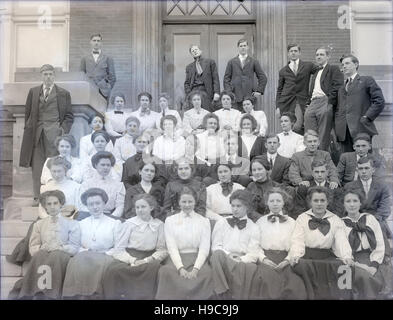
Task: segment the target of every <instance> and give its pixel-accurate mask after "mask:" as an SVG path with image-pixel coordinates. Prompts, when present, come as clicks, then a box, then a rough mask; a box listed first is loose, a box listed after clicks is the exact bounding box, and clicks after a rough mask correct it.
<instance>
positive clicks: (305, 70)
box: [276, 60, 315, 113]
mask: <svg viewBox="0 0 393 320" xmlns="http://www.w3.org/2000/svg"><path fill="white" fill-rule="evenodd" d="M289 64H290V62H288V64H287V65H286V66H285V67H284V68H282V69H281V70H280V72H279V73H278V75H279V78H278V86H277V94H276V107H277V108H279V109H280V111H281V113H283V112H295V107H296V102H297V103H299V105H301V106H302V107H303V108H304V107H305V105H306V104H307V102H308V101H309V100H310V95H309V83H310V76H311V74H312V73H313V72H315V65H314V64H313V63H312V62H308V61H302V60H299V65H298V70H297V73H296V75H295V74H294V73H293V71H292V69H291V68H290V67H289Z"/></svg>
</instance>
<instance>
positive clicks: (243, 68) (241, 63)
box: [224, 39, 267, 112]
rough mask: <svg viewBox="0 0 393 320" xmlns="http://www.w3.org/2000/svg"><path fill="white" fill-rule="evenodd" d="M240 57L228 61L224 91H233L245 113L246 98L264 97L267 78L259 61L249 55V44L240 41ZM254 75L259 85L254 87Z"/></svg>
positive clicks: (238, 104) (240, 108)
mask: <svg viewBox="0 0 393 320" xmlns="http://www.w3.org/2000/svg"><path fill="white" fill-rule="evenodd" d="M237 47H238V50H239V55H238V56H237V57H235V58H233V59H231V60H229V61H228V64H227V67H226V69H225V75H224V90H226V91H231V92H233V93H234V95H235V101H236V103H237V109H238V110H239V111H240V112H243V108H242V101H243V100H244V97H247V96H251V95H252V96H255V97H258V96H260V95H263V93H264V91H265V87H266V83H267V77H266V74H265V72H263V70H262V68H261V65H260V64H259V62H258V60H256V59H254V58H252V57H250V56H249V55H248V50H249V46H248V42H247V40H246V39H240V40H239V41H238V43H237ZM254 74H255V75H256V77H257V80H258V85H257V86H256V87H255V85H254Z"/></svg>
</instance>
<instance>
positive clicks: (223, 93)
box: [220, 90, 235, 103]
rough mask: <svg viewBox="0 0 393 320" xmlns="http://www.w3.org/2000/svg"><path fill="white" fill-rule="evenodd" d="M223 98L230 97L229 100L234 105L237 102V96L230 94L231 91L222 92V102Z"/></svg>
mask: <svg viewBox="0 0 393 320" xmlns="http://www.w3.org/2000/svg"><path fill="white" fill-rule="evenodd" d="M223 96H229V98H231V102H232V103H233V102H234V101H235V95H234V94H233V93H232V92H230V91H226V90H224V91H222V92H221V93H220V101H221V99H222V97H223Z"/></svg>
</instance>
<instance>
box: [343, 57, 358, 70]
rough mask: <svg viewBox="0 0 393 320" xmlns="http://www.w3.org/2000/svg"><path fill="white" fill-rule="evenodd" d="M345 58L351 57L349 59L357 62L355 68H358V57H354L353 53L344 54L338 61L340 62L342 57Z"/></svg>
mask: <svg viewBox="0 0 393 320" xmlns="http://www.w3.org/2000/svg"><path fill="white" fill-rule="evenodd" d="M346 58H351V61H352V62H353V63H354V64H357V66H356V70H357V69H359V59H358V58H357V57H355V56H354V55H353V54H344V55H343V56H342V57H341V58H340V62H341V63H342V62H343V60H344V59H346Z"/></svg>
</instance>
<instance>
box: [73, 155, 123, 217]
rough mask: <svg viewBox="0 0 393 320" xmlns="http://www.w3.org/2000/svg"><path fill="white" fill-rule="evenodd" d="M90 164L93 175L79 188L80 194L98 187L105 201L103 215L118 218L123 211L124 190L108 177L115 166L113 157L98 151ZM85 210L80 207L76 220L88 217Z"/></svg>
mask: <svg viewBox="0 0 393 320" xmlns="http://www.w3.org/2000/svg"><path fill="white" fill-rule="evenodd" d="M91 164H92V167H93V168H94V173H93V175H92V177H91V178H89V179H87V180H86V181H84V182H83V183H82V185H81V187H80V194H83V193H84V192H86V191H87V190H89V189H90V188H95V187H99V188H101V189H102V190H104V191H105V193H106V195H107V198H108V199H107V201H105V205H104V213H105V214H107V215H112V216H113V217H117V218H120V217H121V216H122V215H123V210H124V197H125V193H126V190H125V188H124V185H123V184H122V183H121V182H120V181H117V180H115V179H113V178H112V176H111V175H110V173H111V170H112V167H113V165H114V164H115V157H114V156H113V154H112V153H110V152H108V151H99V152H97V153H96V154H95V155H94V156H93V157H92V158H91ZM88 216H89V214H88V212H87V208H86V207H85V206H81V212H79V215H78V220H82V219H84V218H86V217H88Z"/></svg>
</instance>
